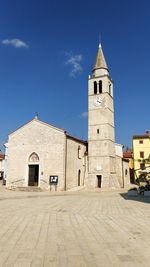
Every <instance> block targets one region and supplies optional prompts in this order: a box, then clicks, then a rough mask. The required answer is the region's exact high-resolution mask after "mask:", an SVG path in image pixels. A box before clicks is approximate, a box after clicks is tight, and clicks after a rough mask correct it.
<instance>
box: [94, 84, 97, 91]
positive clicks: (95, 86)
mask: <svg viewBox="0 0 150 267" xmlns="http://www.w3.org/2000/svg"><path fill="white" fill-rule="evenodd" d="M94 94H97V82H96V81H95V82H94Z"/></svg>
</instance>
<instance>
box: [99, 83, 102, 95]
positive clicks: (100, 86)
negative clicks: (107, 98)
mask: <svg viewBox="0 0 150 267" xmlns="http://www.w3.org/2000/svg"><path fill="white" fill-rule="evenodd" d="M99 93H100V94H101V93H102V81H101V80H100V81H99Z"/></svg>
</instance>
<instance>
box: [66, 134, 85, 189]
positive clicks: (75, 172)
mask: <svg viewBox="0 0 150 267" xmlns="http://www.w3.org/2000/svg"><path fill="white" fill-rule="evenodd" d="M85 152H86V144H84V143H81V142H80V141H77V140H75V139H72V138H70V137H67V169H66V185H67V189H71V188H73V187H76V186H78V185H79V184H80V186H83V185H85V179H86V176H87V169H86V156H85ZM79 175H80V179H79ZM79 180H80V182H79Z"/></svg>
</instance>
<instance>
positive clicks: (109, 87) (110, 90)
mask: <svg viewBox="0 0 150 267" xmlns="http://www.w3.org/2000/svg"><path fill="white" fill-rule="evenodd" d="M109 94H110V95H111V84H109Z"/></svg>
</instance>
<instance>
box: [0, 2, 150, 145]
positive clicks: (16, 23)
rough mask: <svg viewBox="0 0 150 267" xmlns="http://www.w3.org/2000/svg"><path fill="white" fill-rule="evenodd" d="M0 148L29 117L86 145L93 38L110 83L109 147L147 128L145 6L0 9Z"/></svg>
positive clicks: (149, 63)
mask: <svg viewBox="0 0 150 267" xmlns="http://www.w3.org/2000/svg"><path fill="white" fill-rule="evenodd" d="M0 3H1V8H0V100H1V101H0V106H1V109H0V110H1V116H0V146H2V144H3V143H4V142H5V141H6V140H7V136H8V134H9V133H10V132H12V131H14V130H15V129H16V128H17V127H20V126H21V125H22V124H24V123H26V122H28V121H29V120H31V119H32V118H33V117H34V116H35V113H36V112H38V113H39V118H40V119H41V120H43V121H46V122H48V123H50V124H54V125H56V126H58V127H61V128H64V129H65V130H67V131H68V132H69V133H71V134H73V135H76V136H79V137H81V138H84V139H87V117H86V116H85V112H86V111H87V77H88V75H89V74H90V72H91V70H92V66H93V64H94V61H95V56H96V52H97V48H98V36H99V34H100V33H101V35H102V46H103V51H104V54H105V58H106V61H107V64H108V66H109V69H110V73H111V77H112V79H113V80H114V93H115V97H114V101H115V126H116V142H118V143H122V144H124V145H127V146H130V144H131V138H132V135H133V134H140V133H144V132H145V130H147V129H149V128H150V124H149V119H148V118H149V116H148V115H149V107H150V104H149V102H150V74H149V71H150V31H149V26H150V16H149V10H150V3H149V1H145V0H144V1H128V0H126V1H120V0H113V1H110V0H108V1H101V0H95V1H94V2H92V1H88V0H86V1H79V0H76V1H71V0H70V1H69V0H63V1H52V0H14V1H11V0H3V1H0Z"/></svg>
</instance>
